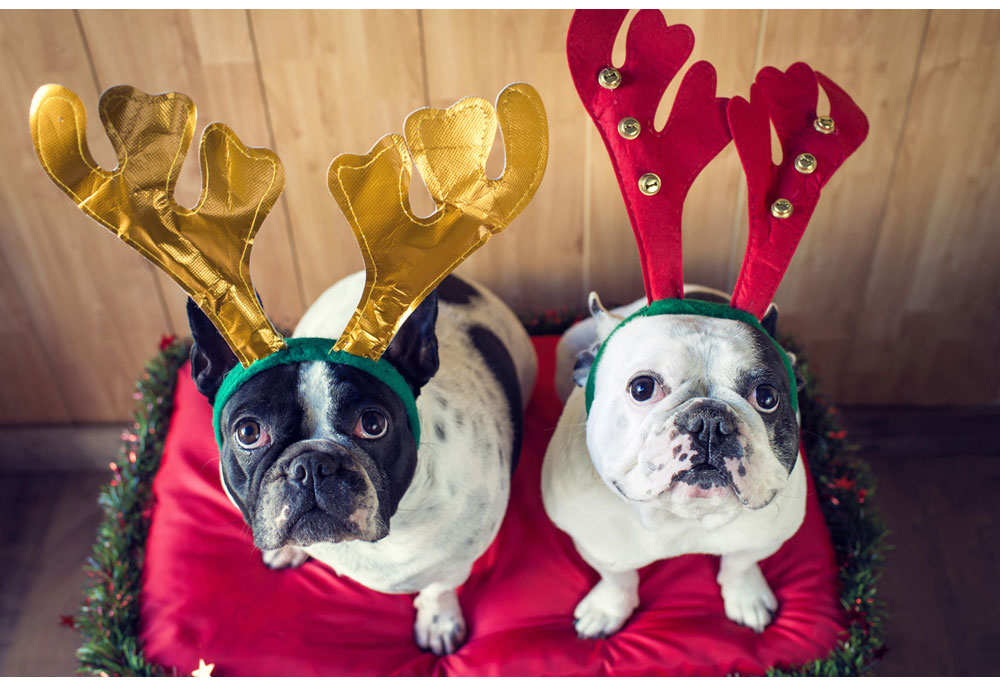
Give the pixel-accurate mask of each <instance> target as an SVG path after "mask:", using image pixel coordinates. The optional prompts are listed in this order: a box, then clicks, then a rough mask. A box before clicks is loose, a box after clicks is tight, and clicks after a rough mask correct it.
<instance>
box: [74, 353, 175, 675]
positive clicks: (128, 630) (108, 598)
mask: <svg viewBox="0 0 1000 687" xmlns="http://www.w3.org/2000/svg"><path fill="white" fill-rule="evenodd" d="M187 356H188V344H186V343H185V344H182V343H179V342H177V341H175V340H174V339H173V337H164V339H163V340H162V341H161V342H160V353H159V355H157V356H156V357H155V358H153V360H152V361H151V362H150V363H149V365H148V366H147V367H146V371H145V372H144V373H143V375H142V378H141V379H140V380H139V381H138V383H137V384H136V391H135V393H134V394H133V398H135V400H136V409H135V412H134V414H133V422H132V425H131V428H129V429H126V430H125V431H124V432H123V433H122V440H123V445H122V448H121V450H120V452H119V456H118V460H116V461H115V462H113V463H111V473H112V477H111V481H110V482H109V483H108V484H107V485H105V486H104V487H102V488H101V495H100V498H99V499H98V502H99V503H100V504H101V508H102V509H103V510H104V521H103V522H102V523H101V525H100V526H99V527H98V529H97V543H96V544H95V545H94V552H93V555H92V556H91V557H90V558H89V559H87V565H86V572H87V577H88V578H89V579H90V583H89V588H88V589H87V591H86V595H85V600H84V603H83V607H82V608H81V609H80V612H79V614H77V616H76V618H75V619H74V624H75V626H76V628H77V629H78V630H79V631H80V634H81V635H82V636H83V646H81V647H80V648H79V649H77V652H76V657H77V660H79V662H80V667H79V669H78V671H77V672H79V673H80V674H83V675H103V676H107V675H115V676H117V675H132V676H158V675H164V674H165V671H164V670H163V668H162V667H160V666H158V665H155V664H153V663H150V662H149V661H147V660H146V657H145V654H144V653H143V650H142V647H141V646H140V644H139V593H140V591H141V579H142V565H143V561H144V560H145V557H146V535H147V534H148V533H149V518H150V508H151V506H152V501H153V488H152V487H153V477H154V476H155V475H156V471H157V470H158V469H159V467H160V457H161V456H162V455H163V442H164V440H165V439H166V436H167V431H168V430H169V429H170V414H171V411H172V409H173V400H174V383H175V382H176V380H177V369H178V368H179V367H180V366H181V364H182V363H183V362H184V361H185V360H187Z"/></svg>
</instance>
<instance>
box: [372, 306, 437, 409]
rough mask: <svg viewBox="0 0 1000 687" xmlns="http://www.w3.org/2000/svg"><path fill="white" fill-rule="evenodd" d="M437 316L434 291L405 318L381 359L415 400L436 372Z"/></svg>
mask: <svg viewBox="0 0 1000 687" xmlns="http://www.w3.org/2000/svg"><path fill="white" fill-rule="evenodd" d="M437 313H438V295H437V290H435V291H433V292H432V293H431V295H430V296H428V297H427V298H425V299H424V300H423V302H422V303H421V304H420V305H419V306H417V309H416V310H414V311H413V312H412V313H411V314H410V316H409V317H408V318H406V322H404V323H403V326H402V327H400V328H399V331H398V332H396V336H394V337H393V339H392V343H390V344H389V347H388V348H387V349H386V350H385V353H384V354H383V356H382V357H383V358H385V359H386V360H387V361H388V362H390V363H392V366H393V367H395V368H396V369H397V370H398V371H399V374H401V375H403V379H405V380H406V382H407V383H408V384H409V385H410V388H411V389H413V395H414V396H416V395H419V393H420V388H421V387H422V386H423V385H424V384H426V383H427V382H428V381H430V378H431V377H433V376H434V374H435V373H436V372H437V371H438V342H437V335H436V334H435V333H434V327H435V325H436V324H437Z"/></svg>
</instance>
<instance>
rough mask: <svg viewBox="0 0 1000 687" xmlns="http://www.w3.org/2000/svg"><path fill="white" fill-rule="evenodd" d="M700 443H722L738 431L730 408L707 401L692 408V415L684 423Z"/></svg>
mask: <svg viewBox="0 0 1000 687" xmlns="http://www.w3.org/2000/svg"><path fill="white" fill-rule="evenodd" d="M684 426H685V427H686V428H687V430H688V432H690V433H691V434H692V435H694V437H695V438H696V439H697V440H698V442H699V443H701V444H703V445H708V444H710V443H713V444H714V443H721V442H722V441H724V440H725V438H726V437H727V436H729V435H731V434H733V433H734V432H735V431H736V423H735V422H734V421H733V418H732V416H731V415H730V413H729V410H728V409H727V408H726V407H725V406H724V405H723V404H721V403H717V402H712V401H706V402H704V403H702V404H699V405H698V406H695V407H694V408H692V409H691V410H690V415H689V416H688V418H687V420H686V421H685V423H684Z"/></svg>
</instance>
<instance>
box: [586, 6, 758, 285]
mask: <svg viewBox="0 0 1000 687" xmlns="http://www.w3.org/2000/svg"><path fill="white" fill-rule="evenodd" d="M631 16H634V12H633V13H632V14H630V17H629V19H628V20H626V24H625V26H623V28H622V30H621V32H620V35H619V40H618V43H617V44H616V55H615V58H616V59H615V63H616V64H617V65H618V66H621V63H622V62H624V60H625V48H624V45H625V40H624V35H623V34H624V32H625V31H626V30H627V28H628V23H629V21H630V20H631ZM664 18H665V19H666V20H667V23H668V24H671V25H672V24H687V25H688V26H690V27H691V29H692V30H693V31H694V35H695V48H694V52H693V53H692V55H691V57H690V59H689V60H688V62H687V64H686V65H685V66H684V67H683V68H682V69H681V72H680V73H679V74H678V76H677V77H675V78H674V82H673V83H671V85H670V87H669V88H668V89H667V92H666V94H665V95H664V98H663V100H662V101H661V104H660V108H659V110H658V112H657V118H656V123H657V126H658V127H662V126H663V124H664V123H665V122H666V119H667V116H668V115H669V112H670V107H672V105H673V102H674V96H675V95H676V93H677V88H678V87H679V85H680V82H681V79H682V78H683V75H684V72H685V71H686V70H687V68H688V67H690V65H692V64H694V63H695V62H697V61H698V60H708V61H710V62H711V63H712V64H713V65H715V69H716V72H717V74H718V87H717V89H716V93H718V94H719V95H720V96H726V97H731V96H733V95H736V94H739V95H742V96H744V97H746V96H747V94H748V93H749V91H750V83H751V82H752V81H753V64H754V51H755V46H756V42H757V34H758V27H759V23H760V13H759V12H757V11H746V10H740V11H725V12H720V11H711V10H668V11H665V12H664ZM573 96H574V98H575V99H576V102H577V104H579V99H578V98H576V94H575V93H574V94H573ZM580 111H583V108H582V106H580ZM585 116H586V115H585ZM586 135H587V138H586V143H585V145H586V147H587V150H588V152H589V154H590V162H589V164H588V166H587V167H588V169H589V172H590V182H589V188H590V193H589V195H588V197H587V199H586V200H585V202H587V203H589V206H590V210H589V211H590V222H589V224H590V231H589V235H588V243H589V250H588V256H589V259H588V263H589V264H588V267H589V285H588V286H587V287H586V290H587V291H589V290H592V289H596V290H597V291H598V292H599V293H600V294H601V296H602V298H604V302H605V304H619V303H626V302H631V301H633V300H635V299H636V298H639V297H640V296H642V295H643V293H644V291H643V286H642V272H641V268H640V266H639V256H638V252H637V249H636V245H635V239H634V237H633V232H632V227H631V225H630V224H629V221H628V215H627V213H626V212H625V205H624V203H623V201H622V198H621V193H620V191H619V188H618V182H617V181H616V179H615V176H614V172H613V170H612V167H611V162H610V160H609V158H608V154H607V151H606V149H605V147H604V143H603V142H602V141H601V138H600V134H598V133H597V129H596V128H595V127H594V126H593V124H592V123H591V121H590V119H589V117H587V134H586ZM744 184H745V182H744V179H743V171H742V168H741V167H740V163H739V157H738V156H737V154H736V148H735V146H732V145H730V146H728V147H727V148H726V149H725V150H723V151H722V153H720V154H719V156H718V157H716V158H715V159H714V160H712V162H711V163H709V165H708V166H707V167H706V168H705V170H704V171H703V172H702V173H701V174H700V175H699V176H698V178H697V179H696V180H695V182H694V184H693V185H692V187H691V190H690V192H689V193H688V197H687V200H686V202H685V203H684V215H683V220H682V222H683V232H684V238H683V245H684V277H685V281H686V282H688V283H697V284H703V285H705V286H712V287H715V288H720V289H728V288H731V287H732V284H731V283H729V282H728V272H729V260H730V254H731V253H732V252H733V250H734V245H733V241H734V230H733V211H734V208H735V207H736V206H737V204H738V202H739V198H740V197H741V196H740V189H741V188H742V187H743V185H744ZM741 211H742V212H743V214H744V215H745V210H741ZM743 221H744V223H745V222H746V220H745V219H744V220H743ZM744 231H745V230H744ZM744 236H745V234H744ZM742 240H743V241H744V242H745V238H744V239H742ZM740 250H742V249H740ZM581 304H582V302H581Z"/></svg>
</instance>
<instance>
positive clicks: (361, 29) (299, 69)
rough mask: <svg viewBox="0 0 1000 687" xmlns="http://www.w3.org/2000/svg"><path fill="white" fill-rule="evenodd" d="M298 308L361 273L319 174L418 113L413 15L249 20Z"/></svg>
mask: <svg viewBox="0 0 1000 687" xmlns="http://www.w3.org/2000/svg"><path fill="white" fill-rule="evenodd" d="M251 21H252V25H253V31H254V34H255V36H256V39H257V44H258V47H259V51H260V61H261V72H262V75H263V81H264V86H265V89H266V94H267V105H268V108H269V112H270V117H271V121H272V123H273V126H274V135H275V139H276V141H277V147H278V152H279V153H280V154H281V155H282V156H283V158H284V160H285V172H286V188H287V190H286V195H287V198H288V202H289V214H290V215H291V218H292V226H293V227H294V233H295V245H296V250H297V252H298V264H299V268H300V270H301V279H302V284H303V288H304V292H305V297H306V301H307V302H309V303H311V302H312V301H313V300H315V299H316V297H317V296H319V294H320V293H322V292H323V291H324V290H325V289H326V288H327V287H328V286H330V285H331V284H333V283H334V282H335V281H337V280H338V279H340V278H341V277H343V276H344V275H346V274H349V273H350V272H354V271H356V270H359V269H362V268H363V267H364V263H363V262H362V260H361V252H360V250H359V249H358V246H357V243H356V242H355V240H354V234H353V233H352V232H351V229H350V226H349V225H348V224H347V221H346V220H345V219H344V217H343V215H341V213H340V210H339V208H338V207H337V204H336V202H335V201H334V200H333V197H332V196H331V195H330V191H329V189H328V187H327V183H326V173H327V169H328V168H329V166H330V161H331V160H333V158H334V157H336V156H337V155H339V154H340V153H345V152H351V153H364V152H366V151H368V150H369V149H370V148H371V147H372V146H373V145H374V144H375V142H376V141H377V140H378V139H379V138H381V137H382V136H383V135H385V134H387V133H390V132H394V131H395V132H401V131H402V127H403V121H404V120H405V118H406V115H407V114H409V113H410V111H412V110H415V109H417V108H418V107H422V106H423V105H424V85H423V76H422V72H421V57H420V36H419V26H418V21H417V13H416V11H415V10H406V11H377V12H364V11H341V12H318V11H295V12H272V11H254V12H252V13H251Z"/></svg>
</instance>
